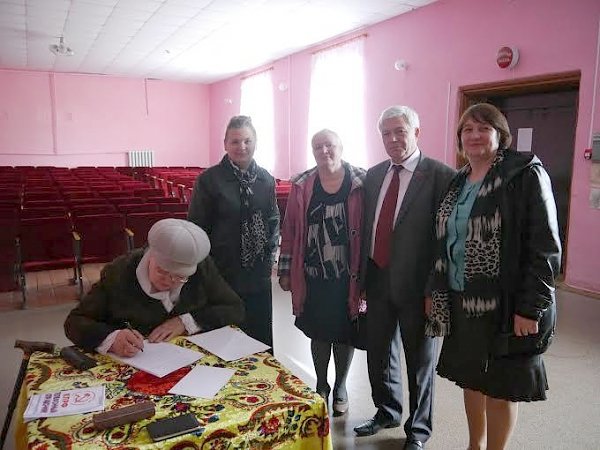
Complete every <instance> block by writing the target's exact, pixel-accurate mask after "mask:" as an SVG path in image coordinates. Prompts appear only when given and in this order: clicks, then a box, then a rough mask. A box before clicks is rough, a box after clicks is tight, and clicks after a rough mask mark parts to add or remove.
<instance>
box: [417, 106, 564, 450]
mask: <svg viewBox="0 0 600 450" xmlns="http://www.w3.org/2000/svg"><path fill="white" fill-rule="evenodd" d="M457 139H458V145H459V150H460V151H462V152H463V153H464V155H465V156H466V158H467V160H468V164H467V165H466V166H465V167H463V169H462V170H461V171H460V172H459V173H458V174H457V175H456V177H455V178H454V180H453V182H452V183H451V185H450V188H449V190H448V193H447V194H446V196H445V198H444V200H443V201H442V203H441V205H440V207H439V209H438V212H437V215H436V230H435V231H436V237H437V240H438V245H437V249H438V250H437V255H436V257H435V261H434V270H433V277H432V280H433V285H432V288H433V289H432V298H429V299H427V301H426V312H427V314H428V316H429V323H428V326H427V332H428V334H429V335H432V336H445V337H444V344H443V347H442V351H441V354H440V360H439V363H438V367H437V371H438V374H439V375H440V376H442V377H444V378H447V379H449V380H451V381H454V382H455V383H456V384H457V385H458V386H460V387H461V388H462V389H463V394H464V404H465V411H466V414H467V422H468V426H469V449H470V450H475V449H480V448H487V449H488V450H492V449H494V450H498V449H504V448H505V447H506V445H507V443H508V440H509V438H510V436H511V433H512V431H513V430H514V426H515V424H516V421H517V413H518V402H521V401H536V400H544V399H545V398H546V390H547V389H548V384H547V380H546V370H545V367H544V362H543V360H542V356H541V354H542V353H543V352H544V351H545V350H546V348H547V347H548V345H549V344H550V340H551V338H552V336H553V334H554V325H555V318H556V309H555V302H554V278H555V276H556V275H557V274H558V272H559V266H560V255H561V246H560V240H559V236H558V222H557V217H556V206H555V203H554V197H553V195H552V187H551V184H550V178H549V177H548V174H547V173H546V171H545V170H544V168H543V167H542V164H541V162H540V160H539V159H538V158H537V157H535V156H534V155H532V154H523V153H517V152H515V151H511V150H509V149H508V146H509V145H510V143H511V135H510V130H509V127H508V123H507V122H506V118H505V117H504V116H503V115H502V113H501V112H500V111H499V110H498V109H496V108H495V107H494V106H492V105H489V104H478V105H473V106H471V107H470V108H468V109H467V110H466V111H465V113H464V114H463V116H462V117H461V119H460V121H459V125H458V130H457Z"/></svg>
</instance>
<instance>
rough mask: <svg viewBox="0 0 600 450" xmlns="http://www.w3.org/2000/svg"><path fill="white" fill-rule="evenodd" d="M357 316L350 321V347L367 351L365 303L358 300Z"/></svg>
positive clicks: (362, 300)
mask: <svg viewBox="0 0 600 450" xmlns="http://www.w3.org/2000/svg"><path fill="white" fill-rule="evenodd" d="M358 311H359V312H358V316H356V318H355V319H354V320H353V321H352V329H351V333H350V334H351V335H350V345H352V346H353V347H354V348H357V349H359V350H366V349H367V302H366V301H365V300H364V299H361V300H360V305H359V308H358Z"/></svg>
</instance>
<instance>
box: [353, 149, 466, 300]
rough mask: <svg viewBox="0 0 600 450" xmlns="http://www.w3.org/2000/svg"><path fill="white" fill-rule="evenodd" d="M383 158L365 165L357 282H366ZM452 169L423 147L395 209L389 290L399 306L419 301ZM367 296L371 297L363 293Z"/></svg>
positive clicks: (425, 289) (425, 288)
mask: <svg viewBox="0 0 600 450" xmlns="http://www.w3.org/2000/svg"><path fill="white" fill-rule="evenodd" d="M389 164H390V161H389V160H386V161H383V162H381V163H379V164H377V165H376V166H374V167H371V168H370V169H369V170H368V171H367V177H366V179H365V183H364V199H365V204H364V220H363V232H362V236H363V239H362V248H361V254H362V264H361V277H360V279H361V283H362V287H363V289H364V288H365V287H366V284H365V279H366V271H367V261H368V258H369V257H370V249H371V246H372V242H371V241H372V235H373V224H374V222H375V210H376V208H377V199H378V197H379V191H380V190H381V185H382V183H383V179H384V178H385V175H386V173H387V169H388V168H389ZM455 173H456V171H455V170H454V169H451V168H450V167H448V166H446V165H445V164H442V163H441V162H438V161H436V160H433V159H430V158H427V157H426V156H424V155H423V154H422V153H421V156H420V158H419V163H418V164H417V167H416V169H415V171H414V173H413V176H412V178H411V180H410V183H409V185H408V188H407V190H406V194H405V195H404V199H403V200H402V205H401V206H400V210H399V212H398V216H397V218H396V222H395V225H394V231H393V235H392V249H391V255H390V256H391V259H390V267H389V269H390V286H389V289H390V292H391V298H392V301H393V302H394V303H395V304H396V305H398V306H400V305H406V304H411V303H412V304H415V303H417V302H422V301H423V298H424V296H425V294H426V293H427V292H428V286H427V285H428V280H429V274H430V271H431V267H432V261H433V255H434V250H435V234H434V221H435V213H436V211H437V207H438V205H439V203H440V201H441V200H442V198H443V196H444V194H445V193H446V191H447V189H448V186H449V184H450V181H451V180H452V178H453V176H454V174H455ZM367 301H369V299H367Z"/></svg>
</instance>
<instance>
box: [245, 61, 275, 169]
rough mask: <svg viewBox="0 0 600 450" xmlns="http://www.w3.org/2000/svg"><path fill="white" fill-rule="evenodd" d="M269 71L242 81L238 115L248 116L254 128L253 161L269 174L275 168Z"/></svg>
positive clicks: (271, 90) (271, 89)
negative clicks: (254, 148) (255, 141)
mask: <svg viewBox="0 0 600 450" xmlns="http://www.w3.org/2000/svg"><path fill="white" fill-rule="evenodd" d="M271 72H272V71H271V70H266V71H264V72H260V73H257V74H256V75H252V76H250V77H248V78H244V79H243V80H242V85H241V89H242V96H241V97H242V98H241V101H240V114H243V115H245V116H250V117H251V118H252V124H253V125H254V128H256V135H257V145H256V153H255V154H254V159H256V162H257V163H258V165H259V166H261V167H264V168H265V169H267V170H268V171H269V172H273V169H274V167H275V130H274V112H273V80H272V77H271Z"/></svg>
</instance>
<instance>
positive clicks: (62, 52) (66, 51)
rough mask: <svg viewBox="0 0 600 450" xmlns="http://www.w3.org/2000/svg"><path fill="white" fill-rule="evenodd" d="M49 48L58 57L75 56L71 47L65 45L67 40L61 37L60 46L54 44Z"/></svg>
mask: <svg viewBox="0 0 600 450" xmlns="http://www.w3.org/2000/svg"><path fill="white" fill-rule="evenodd" d="M48 48H49V49H50V51H51V52H52V53H54V54H55V55H57V56H73V55H74V54H75V52H74V51H73V50H71V47H67V45H65V39H64V38H63V37H62V36H61V37H60V40H59V42H58V45H57V44H52V45H49V46H48Z"/></svg>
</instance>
